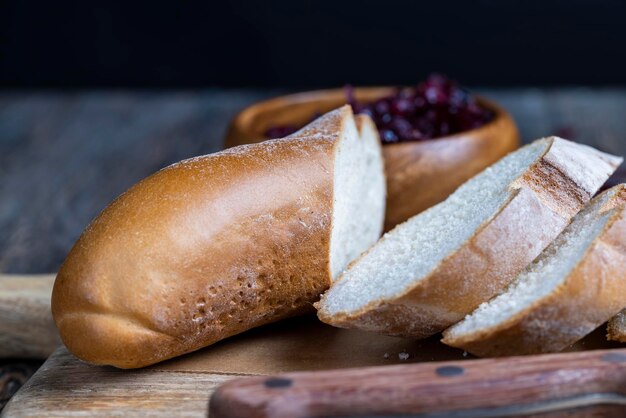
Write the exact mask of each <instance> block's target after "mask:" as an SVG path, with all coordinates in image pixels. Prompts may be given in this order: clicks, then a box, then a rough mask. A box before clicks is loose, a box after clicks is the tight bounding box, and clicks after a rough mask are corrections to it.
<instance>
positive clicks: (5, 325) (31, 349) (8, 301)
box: [0, 275, 61, 359]
mask: <svg viewBox="0 0 626 418" xmlns="http://www.w3.org/2000/svg"><path fill="white" fill-rule="evenodd" d="M53 283H54V275H38V276H27V275H14V276H9V275H6V276H3V275H0V358H7V357H14V358H41V359H44V358H46V357H48V356H49V355H50V354H52V352H53V351H54V350H55V349H56V348H57V347H58V346H59V345H60V343H61V341H60V339H59V335H58V333H57V329H56V327H55V325H54V322H53V321H52V316H51V315H50V295H51V294H52V285H53Z"/></svg>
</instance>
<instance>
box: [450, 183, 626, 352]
mask: <svg viewBox="0 0 626 418" xmlns="http://www.w3.org/2000/svg"><path fill="white" fill-rule="evenodd" d="M625 205H626V189H625V188H624V186H623V185H620V186H617V187H614V188H612V189H610V190H608V191H606V192H604V193H602V194H601V195H599V196H598V197H596V198H595V199H594V200H593V201H592V202H591V203H590V204H589V205H588V206H587V207H586V208H584V209H583V210H582V211H581V212H580V213H579V214H578V215H576V217H575V218H574V219H573V221H572V223H571V224H570V225H569V226H568V227H567V228H566V229H565V230H564V231H563V233H561V234H560V235H559V236H558V237H557V238H556V239H555V240H554V242H553V243H552V244H550V246H549V247H548V248H546V250H545V251H544V252H543V253H542V254H541V255H540V256H539V257H537V259H536V260H535V261H533V263H532V264H530V265H529V266H528V267H527V268H526V269H525V271H524V272H523V273H521V274H520V275H519V276H518V277H517V278H516V279H515V280H514V281H513V283H512V284H511V285H510V286H509V288H508V289H507V290H506V291H505V292H504V293H502V294H501V295H499V296H497V297H495V298H494V299H492V300H491V301H489V302H487V303H484V304H482V305H481V306H480V307H478V309H476V311H474V312H473V313H472V314H470V315H468V316H467V317H466V318H465V319H464V320H463V321H461V322H459V323H458V324H456V325H454V326H452V327H451V328H449V329H448V330H446V331H445V332H444V339H443V341H444V342H445V343H446V344H449V345H452V346H455V347H459V348H464V349H465V350H467V351H469V352H471V353H473V354H476V355H507V354H529V353H536V352H549V351H559V350H561V349H563V348H565V347H566V346H567V345H570V344H573V343H574V342H576V341H577V340H579V339H581V338H582V337H584V336H585V335H587V334H588V333H590V332H591V331H593V330H594V329H595V328H597V327H598V326H600V325H601V324H602V323H604V322H605V321H606V320H608V319H609V318H611V317H612V316H613V315H615V313H617V312H618V311H619V310H620V309H621V307H622V304H623V300H626V264H625V262H626V247H625V244H626V236H623V237H619V236H616V237H617V239H618V242H617V243H616V242H615V241H614V240H612V239H610V238H607V237H609V236H610V235H612V234H618V233H621V232H624V231H623V229H622V228H623V224H624V219H623V216H624V208H625ZM611 228H612V229H613V230H614V231H618V232H614V231H611Z"/></svg>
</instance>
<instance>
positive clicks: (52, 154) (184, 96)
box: [0, 88, 626, 407]
mask: <svg viewBox="0 0 626 418" xmlns="http://www.w3.org/2000/svg"><path fill="white" fill-rule="evenodd" d="M476 91H477V92H479V93H481V94H484V95H486V96H487V97H490V98H491V99H493V100H495V101H497V102H499V103H501V104H502V105H503V106H504V107H505V108H507V109H508V110H509V111H510V112H511V114H512V115H513V117H514V119H515V120H516V121H517V123H518V126H519V128H520V132H521V135H522V138H523V140H524V141H530V140H532V139H535V138H538V137H541V136H547V135H553V134H558V135H560V136H563V137H565V138H568V139H574V140H576V141H580V142H584V143H588V144H591V145H594V146H596V147H598V148H600V149H602V150H605V151H608V152H612V153H615V154H620V155H626V88H615V89H599V90H598V89H586V88H561V89H553V90H540V89H528V88H524V89H507V90H488V89H476ZM280 93H282V92H280V91H258V90H203V91H168V92H125V91H118V92H76V93H54V92H3V93H2V92H0V237H1V238H2V239H0V274H1V273H14V274H33V273H48V272H54V271H56V270H57V269H58V267H59V265H60V263H61V262H62V260H63V258H64V256H65V254H66V253H67V251H68V250H69V248H70V247H71V245H72V244H73V243H74V241H75V240H76V239H77V237H78V236H79V234H80V232H81V231H82V230H83V228H84V227H85V226H86V225H87V223H88V222H89V221H90V220H91V219H92V218H93V217H94V216H95V215H97V213H98V212H99V211H100V210H102V209H103V208H104V207H105V206H106V205H107V203H109V202H110V201H111V200H112V199H113V198H115V197H116V196H117V195H119V194H120V193H122V192H123V191H124V190H126V189H127V188H128V187H130V186H131V185H132V184H133V183H135V182H136V181H138V180H140V179H141V178H143V177H145V176H147V175H149V174H151V173H153V172H154V171H156V170H158V169H160V168H162V167H164V166H166V165H168V164H170V163H173V162H175V161H178V160H180V159H183V158H187V157H190V156H194V155H199V154H204V153H210V152H214V151H217V150H219V149H220V148H221V146H222V139H223V137H224V134H225V132H226V129H227V126H228V123H229V121H230V120H231V118H232V117H233V116H234V115H235V114H236V112H237V111H239V110H240V109H242V108H244V107H245V106H247V105H248V104H251V103H253V102H256V101H258V100H261V99H263V98H266V97H271V96H275V95H278V94H280ZM59 361H61V362H63V361H64V360H63V356H60V357H59ZM14 364H16V363H15V362H13V363H7V362H6V361H4V362H3V363H2V364H0V378H1V377H2V376H3V370H7V367H8V368H9V369H11V370H13V369H14V368H15V367H14V366H13V365H14ZM5 365H8V366H7V367H5ZM20 370H21V369H20ZM18 380H19V379H18ZM16 382H17V380H16ZM18 383H19V382H18ZM16 384H17V383H16ZM14 389H15V385H13V386H12V389H11V390H14ZM0 395H2V394H0ZM1 402H2V399H0V403H1ZM0 407H1V405H0Z"/></svg>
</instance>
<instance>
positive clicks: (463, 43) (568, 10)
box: [0, 0, 626, 89]
mask: <svg viewBox="0 0 626 418" xmlns="http://www.w3.org/2000/svg"><path fill="white" fill-rule="evenodd" d="M625 18H626V2H623V1H618V0H598V1H591V0H588V1H582V0H549V1H541V0H508V1H498V0H478V1H463V0H439V1H435V0H431V1H428V2H425V1H410V0H385V1H370V0H367V1H338V0H316V1H308V0H300V1H295V0H272V1H243V0H234V1H153V2H133V1H125V2H92V1H76V2H71V1H49V0H45V1H44V0H40V1H38V0H0V87H3V88H53V89H56V88H63V89H65V88H94V87H95V88H110V87H121V88H127V87H130V88H155V87H156V88H196V87H214V86H220V87H280V88H303V87H320V86H334V85H342V84H345V83H348V82H349V83H353V84H359V85H361V84H411V83H415V82H416V81H417V80H420V79H422V78H424V76H425V75H426V74H427V73H429V72H430V71H433V70H437V71H441V72H445V73H447V74H449V75H450V76H452V77H454V78H456V79H458V80H460V81H461V82H462V83H464V84H467V85H482V86H516V85H525V86H528V85H537V86H562V85H593V86H599V85H600V86H601V85H626V60H625V59H624V54H625V52H626V24H625V23H624V22H625Z"/></svg>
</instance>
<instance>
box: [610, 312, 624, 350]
mask: <svg viewBox="0 0 626 418" xmlns="http://www.w3.org/2000/svg"><path fill="white" fill-rule="evenodd" d="M607 331H608V335H607V337H608V339H609V340H611V341H620V342H623V343H626V309H624V310H622V311H621V312H620V313H618V314H617V315H615V316H614V317H613V318H611V320H610V321H609V326H608V330H607Z"/></svg>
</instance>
